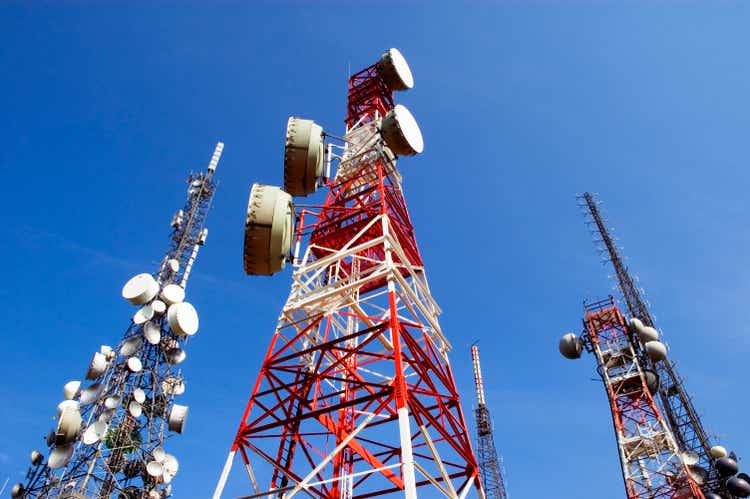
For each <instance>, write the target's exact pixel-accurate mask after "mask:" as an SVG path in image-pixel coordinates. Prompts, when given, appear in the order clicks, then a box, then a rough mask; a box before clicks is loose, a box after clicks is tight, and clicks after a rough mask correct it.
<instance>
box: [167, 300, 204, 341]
mask: <svg viewBox="0 0 750 499" xmlns="http://www.w3.org/2000/svg"><path fill="white" fill-rule="evenodd" d="M167 320H168V321H169V327H170V328H172V331H173V332H174V333H175V334H179V335H181V336H192V335H194V334H195V333H196V332H198V312H196V311H195V307H193V306H192V305H191V304H190V303H188V302H186V301H184V302H182V303H175V304H174V305H170V306H169V309H168V310H167Z"/></svg>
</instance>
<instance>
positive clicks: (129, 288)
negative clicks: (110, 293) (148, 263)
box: [122, 273, 159, 305]
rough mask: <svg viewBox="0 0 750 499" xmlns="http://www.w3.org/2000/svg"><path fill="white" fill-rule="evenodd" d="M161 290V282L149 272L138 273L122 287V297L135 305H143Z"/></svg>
mask: <svg viewBox="0 0 750 499" xmlns="http://www.w3.org/2000/svg"><path fill="white" fill-rule="evenodd" d="M158 292H159V283H158V282H156V279H154V276H152V275H151V274H148V273H143V274H138V275H137V276H135V277H133V278H131V279H130V280H129V281H128V282H126V283H125V286H123V287H122V297H123V298H125V299H126V300H128V301H129V302H130V303H132V304H133V305H143V304H145V303H148V302H149V301H151V300H153V299H154V297H155V296H156V294H157V293H158Z"/></svg>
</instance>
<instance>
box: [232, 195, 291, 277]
mask: <svg viewBox="0 0 750 499" xmlns="http://www.w3.org/2000/svg"><path fill="white" fill-rule="evenodd" d="M293 213H294V208H293V205H292V197H291V196H290V195H289V194H287V193H286V192H284V191H282V190H281V189H280V188H278V187H274V186H270V185H264V184H253V187H252V189H251V190H250V198H249V200H248V203H247V218H246V220H245V245H244V253H243V257H244V258H243V259H244V267H245V273H246V274H248V275H271V274H274V273H276V272H278V271H280V270H282V269H283V268H284V265H285V264H286V258H287V254H288V253H289V251H290V250H291V248H292V237H293V234H294V217H293V215H292V214H293Z"/></svg>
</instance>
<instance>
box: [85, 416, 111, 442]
mask: <svg viewBox="0 0 750 499" xmlns="http://www.w3.org/2000/svg"><path fill="white" fill-rule="evenodd" d="M105 433H107V423H105V422H104V421H97V422H96V423H94V424H92V425H91V426H89V427H88V428H86V431H84V432H83V443H84V444H86V445H92V444H95V443H97V442H98V441H99V440H101V439H102V438H103V437H104V434H105Z"/></svg>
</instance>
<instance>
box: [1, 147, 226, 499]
mask: <svg viewBox="0 0 750 499" xmlns="http://www.w3.org/2000/svg"><path fill="white" fill-rule="evenodd" d="M223 147H224V144H222V143H218V144H217V146H216V149H215V151H214V154H213V156H212V157H211V160H210V162H209V164H208V168H207V169H206V171H205V172H201V173H197V174H191V175H189V176H188V192H187V201H186V202H185V206H184V207H183V208H182V209H180V210H178V211H177V213H176V214H175V215H174V217H173V219H172V223H171V226H172V232H171V235H170V242H169V247H168V250H167V252H166V254H165V255H164V258H163V259H162V262H161V265H160V266H159V268H158V270H157V272H156V273H155V274H149V273H145V274H139V275H137V276H135V277H133V278H132V279H131V280H129V281H128V282H127V283H126V284H125V286H124V287H123V290H122V295H123V298H125V299H127V300H128V301H129V302H130V303H132V304H133V305H137V306H139V309H138V311H137V312H136V313H135V315H134V316H133V319H132V321H131V323H130V325H129V326H128V328H127V330H126V331H125V334H124V335H123V337H122V340H121V341H120V343H119V344H118V346H117V347H116V348H112V347H109V346H106V345H102V347H101V348H100V349H99V351H98V352H96V353H95V354H94V356H93V358H92V360H91V363H90V365H89V368H88V371H87V372H86V379H87V380H90V381H91V384H89V385H88V386H87V387H85V388H83V389H82V390H81V382H80V381H71V382H69V383H67V384H66V385H65V387H64V389H63V394H64V397H65V400H63V401H62V402H61V403H60V404H59V405H58V407H57V416H58V417H57V426H56V428H55V429H53V430H51V431H50V433H49V435H48V437H47V444H48V445H49V447H50V453H49V456H48V457H47V458H46V459H45V456H44V455H43V454H42V453H41V452H39V451H34V452H32V454H31V461H32V466H31V468H30V469H29V471H28V473H27V480H26V483H24V484H17V485H16V486H15V487H14V488H13V490H12V497H14V498H19V497H24V498H66V499H67V498H70V499H87V498H99V499H104V498H107V499H108V498H110V497H116V498H118V499H163V498H165V497H168V496H169V495H170V494H171V484H170V482H171V480H172V478H173V477H174V476H175V474H176V473H177V471H178V468H179V463H178V460H177V458H176V457H175V456H173V455H171V454H169V453H168V452H167V449H165V447H168V446H167V445H166V444H165V442H166V440H167V439H168V437H170V436H172V435H174V434H177V433H182V431H183V428H184V425H185V420H186V418H187V412H188V408H187V406H184V405H180V404H177V403H175V401H176V398H177V397H178V396H179V395H181V394H182V393H183V392H184V391H185V383H184V380H183V376H182V373H181V370H180V367H179V365H180V364H181V363H182V362H183V361H184V360H185V356H186V354H185V350H184V345H185V343H187V341H188V339H189V338H190V337H191V336H193V335H194V334H195V333H196V332H197V330H198V315H197V313H196V311H195V309H194V308H193V306H192V305H191V304H190V303H188V302H186V301H184V298H185V287H186V285H187V281H188V278H189V276H190V272H191V270H192V267H193V264H194V263H195V259H196V257H197V255H198V250H199V248H200V247H201V246H202V245H203V244H204V243H205V242H206V237H207V235H208V229H206V228H205V227H204V223H205V220H206V215H207V213H208V210H209V207H210V205H211V199H212V197H213V195H214V191H215V189H216V184H215V182H214V180H213V174H214V170H215V169H216V166H217V164H218V162H219V158H220V156H221V152H222V149H223Z"/></svg>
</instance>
